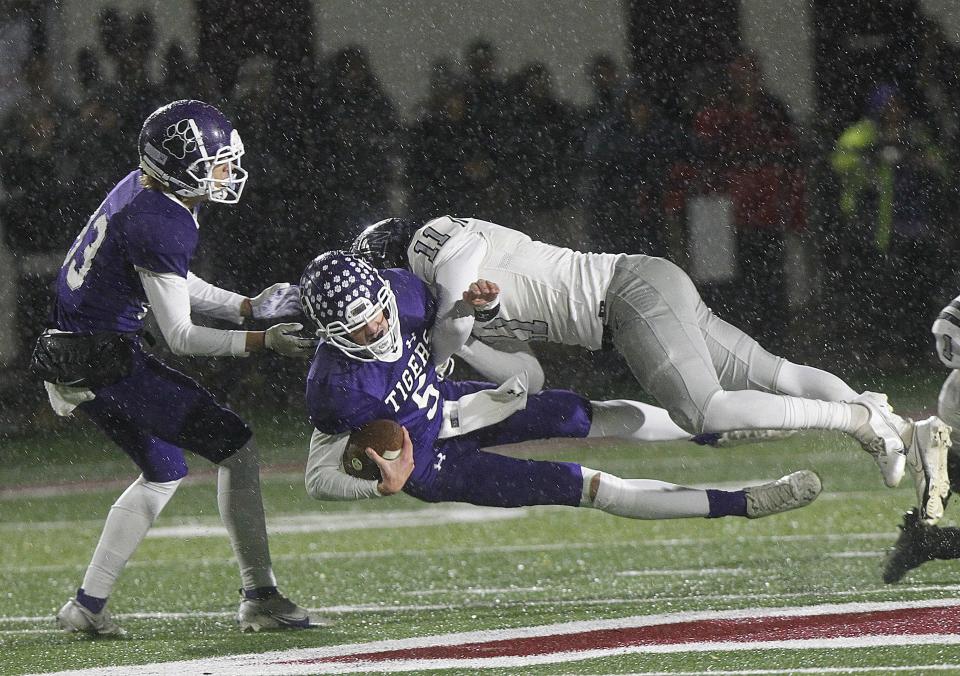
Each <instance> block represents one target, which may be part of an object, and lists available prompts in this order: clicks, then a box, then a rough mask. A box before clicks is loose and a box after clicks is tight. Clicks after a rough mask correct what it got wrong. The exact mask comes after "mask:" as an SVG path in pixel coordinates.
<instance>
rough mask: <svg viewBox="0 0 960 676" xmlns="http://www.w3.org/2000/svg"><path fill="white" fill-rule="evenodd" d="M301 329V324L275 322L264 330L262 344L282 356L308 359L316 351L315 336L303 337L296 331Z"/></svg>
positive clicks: (317, 340)
mask: <svg viewBox="0 0 960 676" xmlns="http://www.w3.org/2000/svg"><path fill="white" fill-rule="evenodd" d="M302 330H303V324H276V325H274V326H271V327H270V328H269V329H267V330H266V331H265V332H264V336H263V346H264V347H265V348H267V349H268V350H273V351H274V352H276V353H277V354H282V355H283V356H284V357H300V358H302V359H309V358H310V357H312V356H313V353H314V352H316V351H317V343H319V342H320V340H319V339H317V338H304V337H302V336H298V335H297V332H298V331H302Z"/></svg>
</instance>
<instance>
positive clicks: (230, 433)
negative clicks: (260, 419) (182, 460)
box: [179, 401, 253, 463]
mask: <svg viewBox="0 0 960 676" xmlns="http://www.w3.org/2000/svg"><path fill="white" fill-rule="evenodd" d="M252 436H253V432H252V431H251V430H250V427H249V426H248V425H247V424H246V423H245V422H243V420H242V419H241V418H240V416H238V415H237V414H236V413H234V412H233V411H231V410H230V409H229V408H226V407H225V406H220V405H219V404H217V403H216V402H214V401H201V402H200V403H199V404H198V405H197V406H196V407H195V408H194V409H193V410H192V411H190V413H189V415H187V418H186V420H185V421H184V424H183V428H182V429H181V432H180V439H179V442H180V445H181V446H183V447H184V448H186V449H189V450H191V451H193V452H194V453H196V454H197V455H200V456H202V457H204V458H206V459H207V460H209V461H211V462H214V463H219V462H221V461H223V460H224V459H225V458H228V457H230V456H231V455H233V454H234V453H235V452H236V451H237V450H239V449H241V448H243V446H244V444H246V443H247V442H248V441H250V437H252Z"/></svg>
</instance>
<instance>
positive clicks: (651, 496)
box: [404, 439, 820, 519]
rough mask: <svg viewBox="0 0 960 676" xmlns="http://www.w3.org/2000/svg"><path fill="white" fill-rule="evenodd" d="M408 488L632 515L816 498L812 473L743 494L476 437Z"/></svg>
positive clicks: (786, 504) (421, 494)
mask: <svg viewBox="0 0 960 676" xmlns="http://www.w3.org/2000/svg"><path fill="white" fill-rule="evenodd" d="M429 467H430V469H429V470H428V471H426V472H423V471H421V472H419V473H418V475H417V477H416V479H413V477H411V481H409V482H408V485H407V486H405V487H404V491H405V492H406V493H408V494H410V495H412V496H414V497H417V498H420V499H422V500H426V501H428V502H441V501H455V502H468V503H470V504H474V505H483V506H490V507H524V506H531V505H568V506H571V507H577V506H583V507H594V508H596V509H600V510H602V511H605V512H608V513H610V514H616V515H618V516H624V517H628V518H633V519H678V518H687V517H721V516H747V517H753V518H757V517H760V516H768V515H769V514H775V513H778V512H782V511H786V510H787V509H795V508H797V507H802V506H804V505H806V504H809V503H810V502H812V501H813V500H814V499H815V498H816V497H817V495H818V494H819V493H820V481H819V479H818V478H817V476H816V474H814V473H813V472H807V471H803V472H796V473H794V474H792V475H790V476H788V477H784V478H783V479H781V480H779V481H777V482H770V483H768V484H764V485H762V486H754V487H749V488H746V489H744V490H739V491H722V490H712V489H708V490H704V489H698V488H688V487H685V486H678V485H676V484H669V483H666V482H662V481H654V480H650V479H621V478H619V477H615V476H613V475H610V474H606V473H601V472H597V471H595V470H590V469H588V468H585V467H581V466H580V465H576V464H573V463H564V462H550V461H538V460H523V459H518V458H511V457H507V456H503V455H499V454H496V453H489V452H486V451H481V450H478V449H476V447H475V446H473V445H472V444H471V443H470V442H469V440H464V439H461V440H455V441H450V442H446V443H443V444H440V445H438V447H437V450H436V462H434V463H431V464H430V466H429Z"/></svg>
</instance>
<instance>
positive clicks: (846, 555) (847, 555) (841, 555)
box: [824, 552, 884, 559]
mask: <svg viewBox="0 0 960 676" xmlns="http://www.w3.org/2000/svg"><path fill="white" fill-rule="evenodd" d="M883 555H884V552H830V553H829V554H824V556H825V557H827V558H830V559H875V558H877V557H880V556H883Z"/></svg>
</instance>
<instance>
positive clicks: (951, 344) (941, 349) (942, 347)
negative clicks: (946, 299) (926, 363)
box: [931, 296, 960, 369]
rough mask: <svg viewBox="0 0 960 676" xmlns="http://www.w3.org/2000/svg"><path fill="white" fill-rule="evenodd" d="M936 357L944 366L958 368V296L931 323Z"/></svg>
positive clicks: (959, 352) (959, 364)
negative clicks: (935, 343) (935, 341)
mask: <svg viewBox="0 0 960 676" xmlns="http://www.w3.org/2000/svg"><path fill="white" fill-rule="evenodd" d="M931 331H932V332H933V335H934V336H935V337H936V339H937V356H938V357H940V361H942V362H943V363H944V365H945V366H947V367H949V368H952V369H956V368H960V296H958V297H957V298H954V299H953V300H952V301H950V304H949V305H947V306H946V307H945V308H943V310H941V311H940V314H939V315H937V319H936V321H934V322H933V328H932V329H931Z"/></svg>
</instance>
